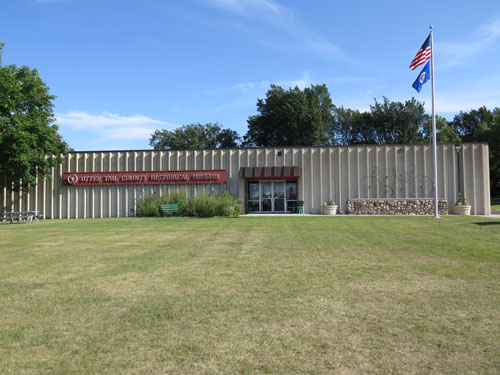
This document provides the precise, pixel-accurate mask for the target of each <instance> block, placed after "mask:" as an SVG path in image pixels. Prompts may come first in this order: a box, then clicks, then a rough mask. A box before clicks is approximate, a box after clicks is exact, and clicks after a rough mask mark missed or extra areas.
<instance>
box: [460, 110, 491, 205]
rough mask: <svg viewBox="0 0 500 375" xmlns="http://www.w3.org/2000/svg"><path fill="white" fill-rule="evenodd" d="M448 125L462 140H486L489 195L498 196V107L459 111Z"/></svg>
mask: <svg viewBox="0 0 500 375" xmlns="http://www.w3.org/2000/svg"><path fill="white" fill-rule="evenodd" d="M450 126H453V129H454V131H455V133H454V136H455V137H457V138H459V139H460V140H461V141H463V142H488V149H489V152H490V155H489V159H490V188H491V195H492V196H500V108H495V109H493V111H490V110H488V109H487V108H486V107H484V106H483V107H481V108H479V109H473V110H471V111H470V112H460V113H459V114H458V115H456V116H455V117H454V118H453V121H451V122H450Z"/></svg>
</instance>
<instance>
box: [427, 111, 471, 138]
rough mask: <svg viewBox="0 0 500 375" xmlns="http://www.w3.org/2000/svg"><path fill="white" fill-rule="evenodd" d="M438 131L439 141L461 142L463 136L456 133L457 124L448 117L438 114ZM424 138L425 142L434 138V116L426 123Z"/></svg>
mask: <svg viewBox="0 0 500 375" xmlns="http://www.w3.org/2000/svg"><path fill="white" fill-rule="evenodd" d="M436 133H437V141H438V142H442V143H456V142H461V141H462V140H461V138H460V137H459V136H458V135H457V134H456V131H455V126H454V125H453V123H452V122H451V121H448V120H447V119H446V118H444V117H441V116H439V115H436ZM423 138H424V141H425V142H430V141H431V140H432V118H431V116H429V120H428V121H427V122H426V123H425V124H424V134H423Z"/></svg>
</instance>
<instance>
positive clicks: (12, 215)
mask: <svg viewBox="0 0 500 375" xmlns="http://www.w3.org/2000/svg"><path fill="white" fill-rule="evenodd" d="M41 216H42V215H40V214H38V211H14V212H4V213H2V214H0V220H2V224H3V223H5V222H6V221H10V223H11V224H12V223H13V222H14V221H15V220H17V222H18V223H20V222H21V221H22V222H23V223H26V221H28V222H29V223H30V224H31V223H32V222H33V219H35V220H36V222H37V223H38V218H39V217H41Z"/></svg>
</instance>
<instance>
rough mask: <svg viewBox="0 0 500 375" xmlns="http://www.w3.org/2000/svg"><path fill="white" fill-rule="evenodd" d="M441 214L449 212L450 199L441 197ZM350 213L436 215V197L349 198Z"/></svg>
mask: <svg viewBox="0 0 500 375" xmlns="http://www.w3.org/2000/svg"><path fill="white" fill-rule="evenodd" d="M438 205H439V214H440V215H447V214H448V201H447V200H446V199H439V201H438ZM346 214H348V215H434V199H429V198H405V199H380V198H372V199H349V200H348V201H347V210H346Z"/></svg>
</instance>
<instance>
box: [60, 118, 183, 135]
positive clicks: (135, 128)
mask: <svg viewBox="0 0 500 375" xmlns="http://www.w3.org/2000/svg"><path fill="white" fill-rule="evenodd" d="M56 118H57V123H58V124H59V125H60V126H61V128H65V127H67V128H71V129H73V130H78V131H84V132H87V133H92V134H99V136H100V138H101V139H106V140H137V139H149V137H150V136H151V134H152V133H153V132H154V131H155V130H156V129H158V128H160V127H161V128H166V129H173V128H175V127H177V126H178V125H175V124H171V123H168V122H165V121H160V120H154V119H152V118H150V117H147V116H143V115H138V114H137V115H133V116H120V115H118V114H114V113H108V112H103V113H102V114H99V115H93V114H90V113H88V112H83V111H73V112H69V113H56Z"/></svg>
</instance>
